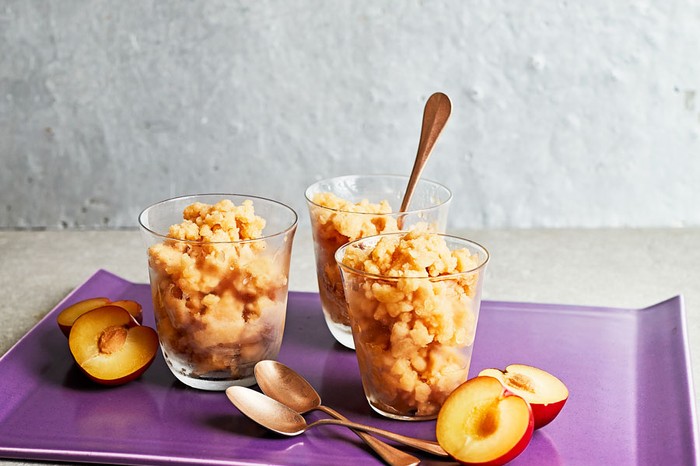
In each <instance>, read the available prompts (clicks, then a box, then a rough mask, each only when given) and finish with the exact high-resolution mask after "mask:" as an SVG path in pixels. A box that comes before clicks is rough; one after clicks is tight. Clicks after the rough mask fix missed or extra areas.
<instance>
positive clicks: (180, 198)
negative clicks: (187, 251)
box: [138, 193, 299, 244]
mask: <svg viewBox="0 0 700 466" xmlns="http://www.w3.org/2000/svg"><path fill="white" fill-rule="evenodd" d="M216 196H220V197H222V199H221V200H224V199H226V198H232V197H238V198H246V199H250V200H251V201H255V200H259V201H265V202H269V203H272V204H276V205H278V206H280V207H283V208H284V209H287V210H288V211H289V212H291V213H292V215H293V221H292V222H291V224H290V225H289V226H287V227H286V228H283V229H282V230H280V231H277V232H275V233H271V234H263V235H262V236H260V237H259V238H252V239H239V240H229V241H201V240H192V239H179V238H173V237H171V236H168V235H167V234H163V233H159V232H157V231H154V230H153V229H151V228H149V227H147V226H146V225H145V223H144V218H145V216H146V214H147V213H148V212H149V211H151V210H152V209H155V208H156V207H159V206H163V205H165V204H168V203H172V202H175V201H184V200H186V199H194V198H198V197H216ZM229 200H231V199H229ZM232 202H233V201H232ZM138 221H139V226H140V227H141V228H143V229H144V230H145V231H147V232H149V233H150V234H152V235H153V236H157V237H159V238H162V239H164V240H169V241H177V242H180V243H187V244H245V243H254V242H256V241H263V240H268V239H271V238H275V237H278V236H282V235H286V234H287V233H289V232H290V231H292V230H293V229H295V228H296V227H297V224H298V223H299V215H298V214H297V213H296V211H295V210H294V209H292V208H291V207H289V206H288V205H287V204H285V203H283V202H280V201H276V200H274V199H270V198H267V197H262V196H254V195H251V194H237V193H203V194H186V195H182V196H175V197H171V198H168V199H163V200H162V201H159V202H156V203H154V204H151V205H149V206H148V207H146V208H145V209H143V210H142V211H141V213H140V214H139V216H138ZM265 221H266V222H267V219H265Z"/></svg>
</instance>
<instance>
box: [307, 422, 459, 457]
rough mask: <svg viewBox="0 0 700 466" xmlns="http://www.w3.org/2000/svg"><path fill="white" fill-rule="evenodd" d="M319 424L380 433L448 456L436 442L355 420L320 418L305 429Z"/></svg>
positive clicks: (397, 440)
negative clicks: (359, 422)
mask: <svg viewBox="0 0 700 466" xmlns="http://www.w3.org/2000/svg"><path fill="white" fill-rule="evenodd" d="M320 425H336V426H344V427H349V428H351V429H353V430H362V431H365V432H370V433H372V434H375V435H380V436H382V437H385V438H388V439H390V440H394V441H395V442H399V443H403V444H404V445H408V446H409V447H413V448H415V449H417V450H421V451H425V452H427V453H431V454H433V455H436V456H449V455H448V454H447V452H446V451H445V450H443V449H442V447H441V446H440V445H439V444H438V443H437V442H431V441H429V440H421V439H417V438H414V437H407V436H405V435H401V434H397V433H396V432H389V431H388V430H384V429H378V428H376V427H372V426H366V425H364V424H358V423H356V422H351V421H341V420H340V419H320V420H318V421H316V422H313V423H311V424H309V425H308V426H306V429H305V430H308V429H310V428H312V427H314V426H320Z"/></svg>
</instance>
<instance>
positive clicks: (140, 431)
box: [0, 270, 698, 466]
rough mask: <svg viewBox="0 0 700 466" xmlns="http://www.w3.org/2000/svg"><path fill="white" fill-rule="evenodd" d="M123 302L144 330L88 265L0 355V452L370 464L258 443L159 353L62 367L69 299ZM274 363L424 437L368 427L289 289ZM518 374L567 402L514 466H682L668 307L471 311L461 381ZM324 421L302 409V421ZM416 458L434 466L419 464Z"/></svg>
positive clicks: (314, 439) (351, 456) (354, 392)
mask: <svg viewBox="0 0 700 466" xmlns="http://www.w3.org/2000/svg"><path fill="white" fill-rule="evenodd" d="M95 296H106V297H108V298H110V299H112V300H117V299H135V300H137V301H139V302H141V303H142V305H143V307H144V324H146V325H151V326H152V325H153V317H152V307H151V303H150V290H149V288H148V286H147V285H144V284H134V283H130V282H128V281H125V280H123V279H121V278H119V277H117V276H115V275H113V274H111V273H109V272H106V271H103V270H101V271H98V272H97V273H96V274H95V275H93V276H92V277H91V278H90V279H89V280H88V281H87V282H86V283H85V284H83V285H82V286H80V287H79V288H77V289H76V290H75V291H73V292H72V293H71V294H70V295H69V296H68V297H66V298H65V299H64V300H63V301H62V302H61V303H60V304H59V305H58V306H56V308H55V309H54V310H52V311H51V312H50V313H49V314H48V315H47V316H46V317H45V318H44V319H43V320H42V321H41V322H39V323H38V324H37V325H36V326H35V327H34V328H33V329H32V330H31V331H30V332H29V333H27V335H25V336H24V337H23V338H22V339H21V340H20V341H19V342H18V343H17V344H16V345H15V346H14V347H12V349H10V350H9V351H8V352H7V353H6V354H5V355H4V356H3V357H2V358H0V457H4V458H15V459H30V460H31V459H34V460H45V461H70V462H96V463H112V464H158V465H165V464H207V465H251V464H284V465H310V464H319V465H321V464H333V465H341V464H360V463H361V464H381V462H380V461H379V459H378V458H377V457H376V456H374V455H373V453H372V452H371V451H369V450H368V449H367V448H366V447H365V446H364V444H362V443H360V441H359V440H358V439H357V437H355V436H354V435H353V434H352V433H351V432H350V431H348V430H346V429H343V428H340V427H318V428H315V429H312V430H310V431H309V432H308V433H306V434H305V435H303V436H300V437H293V438H288V437H281V436H278V435H275V434H271V433H269V432H267V431H266V430H264V429H263V428H261V427H259V426H257V425H256V424H254V423H253V422H252V421H250V420H248V419H247V418H245V417H243V416H242V415H241V414H240V413H239V412H238V411H237V409H236V408H234V407H233V406H232V405H231V404H230V403H229V401H228V400H227V399H226V396H225V395H224V394H223V393H221V392H203V391H198V390H195V389H191V388H187V387H185V386H184V385H182V384H181V383H179V382H177V381H176V380H175V378H174V377H173V376H172V375H171V374H170V372H169V371H168V369H167V367H166V365H165V362H164V360H163V358H162V356H160V355H159V356H158V357H157V358H156V360H155V361H154V363H153V365H152V366H151V368H150V369H149V370H148V371H147V372H146V373H145V374H144V375H143V376H142V377H141V378H140V379H138V380H136V381H134V382H131V383H129V384H127V385H123V386H121V387H115V388H107V387H101V386H97V385H94V384H93V383H91V382H89V381H88V380H87V379H86V378H85V377H84V376H83V375H82V374H81V373H80V371H79V370H78V369H77V368H76V366H75V365H74V364H73V362H72V358H71V355H70V353H69V350H68V344H67V341H66V338H65V337H64V336H63V334H62V333H61V332H60V331H59V329H58V327H57V325H56V321H55V319H56V315H57V313H58V312H59V311H60V310H61V309H63V308H65V307H66V306H68V305H69V304H72V303H74V302H76V301H80V300H82V299H86V298H88V297H95ZM279 359H280V360H281V361H282V362H284V363H286V364H287V365H289V366H291V367H292V368H294V369H296V370H297V371H298V372H300V373H301V374H302V375H304V376H305V377H306V378H308V380H309V381H310V382H311V383H312V384H313V385H314V387H316V389H317V390H318V391H319V392H320V394H321V397H322V399H323V402H324V404H327V405H329V406H332V407H334V408H336V409H337V410H339V411H340V412H342V413H344V414H346V415H347V416H348V417H349V418H351V419H353V420H356V421H359V422H364V423H368V424H372V425H376V426H379V427H384V428H386V429H390V430H394V431H397V432H401V433H404V434H409V435H414V436H418V437H423V438H428V439H434V438H435V432H434V429H435V422H434V421H432V422H417V423H412V422H400V421H391V420H388V419H383V418H380V417H379V416H378V415H376V414H374V413H373V412H372V411H371V410H370V408H369V406H368V405H367V402H366V401H365V399H364V395H363V392H362V387H361V383H360V377H359V373H358V368H357V363H356V360H355V355H354V352H352V351H349V350H346V349H344V348H343V347H341V346H340V345H338V344H337V343H335V342H334V340H333V338H332V337H331V335H330V333H329V332H328V330H327V329H326V326H325V323H324V321H323V317H322V315H321V308H320V303H319V299H318V296H317V295H316V294H313V293H297V292H292V293H290V295H289V307H288V317H287V326H286V330H285V336H284V343H283V345H282V350H281V353H280V356H279ZM515 362H517V363H524V364H531V365H535V366H538V367H541V368H543V369H546V370H548V371H550V372H552V373H554V374H555V375H557V376H558V377H559V378H561V379H562V380H563V381H564V382H565V383H566V384H567V385H568V387H569V390H570V398H569V400H568V402H567V404H566V406H565V407H564V410H563V411H562V412H561V414H560V415H559V417H558V418H557V419H556V420H554V422H552V423H551V424H550V425H548V426H546V427H544V428H543V429H541V430H540V431H537V432H536V433H535V434H534V436H533V439H532V442H531V443H530V445H529V446H528V448H527V449H526V450H525V452H523V453H522V454H521V455H520V456H519V457H518V458H516V459H515V460H514V461H513V462H512V464H513V465H530V464H532V465H535V464H536V465H539V466H547V465H594V464H596V465H598V464H600V465H633V464H634V465H661V464H673V465H692V464H697V463H698V436H697V422H696V415H695V405H694V397H693V390H692V379H691V376H690V370H689V354H688V346H687V339H686V329H685V316H684V311H683V304H682V299H681V298H680V297H675V298H672V299H670V300H668V301H665V302H663V303H660V304H657V305H655V306H651V307H648V308H645V309H618V308H614V309H609V308H598V307H583V306H556V305H543V304H522V303H506V302H493V301H485V302H484V303H483V304H482V310H481V315H480V318H479V324H478V331H477V340H476V344H475V349H474V356H473V361H472V370H471V374H470V375H471V376H474V375H476V373H477V372H478V371H479V370H480V369H483V368H486V367H504V366H506V365H507V364H509V363H515ZM320 416H322V415H321V414H318V413H311V414H309V415H307V418H310V419H315V418H318V417H320ZM416 454H417V456H421V457H423V458H425V459H426V461H425V462H424V463H425V464H443V462H441V461H439V460H437V459H435V458H427V457H424V456H422V455H421V454H419V453H416Z"/></svg>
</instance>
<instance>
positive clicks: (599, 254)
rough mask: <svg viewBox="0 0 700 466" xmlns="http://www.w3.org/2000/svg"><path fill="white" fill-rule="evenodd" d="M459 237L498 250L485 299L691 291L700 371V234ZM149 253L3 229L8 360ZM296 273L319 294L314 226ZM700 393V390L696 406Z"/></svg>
mask: <svg viewBox="0 0 700 466" xmlns="http://www.w3.org/2000/svg"><path fill="white" fill-rule="evenodd" d="M450 233H452V234H457V235H459V236H464V237H467V238H470V239H473V240H475V241H477V242H479V243H481V244H482V245H484V246H485V247H486V248H487V249H488V250H489V251H490V253H491V261H490V264H489V266H488V269H487V275H486V280H485V284H484V299H490V300H503V301H521V302H538V303H555V304H580V305H590V306H609V307H621V308H641V307H646V306H649V305H652V304H655V303H657V302H660V301H663V300H665V299H667V298H670V297H673V296H675V295H678V294H682V295H683V296H684V302H685V309H686V315H687V319H688V321H687V327H688V337H689V341H690V352H691V364H692V369H693V372H694V373H695V374H699V373H700V229H602V230H597V229H596V230H587V229H572V230H477V231H453V232H450ZM145 254H146V253H145V246H144V243H143V242H142V239H141V236H140V233H139V232H138V231H134V230H123V231H32V232H25V231H0V264H1V267H0V287H1V288H0V289H1V295H2V296H3V299H2V300H0V328H2V332H1V333H0V354H4V353H5V352H7V351H8V350H9V349H10V348H11V346H12V345H13V344H14V343H15V342H16V341H17V340H18V339H19V338H20V337H22V335H24V334H25V333H26V332H27V331H29V330H30V329H31V328H32V326H34V325H35V324H36V323H37V322H38V321H39V320H40V319H41V318H42V317H43V316H44V315H45V314H46V313H47V312H48V311H50V310H51V309H52V308H53V307H54V306H55V305H56V304H57V303H58V302H59V301H60V300H61V299H62V298H64V297H65V296H66V295H67V294H68V293H69V292H70V291H71V290H73V289H74V288H76V287H77V286H79V285H80V284H81V283H83V282H84V281H85V280H86V279H87V278H89V277H90V276H91V275H92V274H93V273H94V272H95V271H96V270H98V269H106V270H109V271H110V272H113V273H115V274H117V275H119V276H121V277H123V278H125V279H127V280H130V281H134V282H143V283H145V282H147V280H148V273H147V270H146V256H145ZM291 267H292V270H291V271H290V289H291V290H295V291H317V289H318V288H317V284H316V275H315V265H314V260H313V246H312V241H311V233H310V231H309V230H308V229H300V230H299V231H298V232H297V235H296V238H295V240H294V247H293V252H292V266H291ZM698 394H700V390H698V385H697V384H696V389H695V395H696V396H695V398H696V404H697V400H698V399H700V397H699V396H698ZM0 462H1V463H2V464H8V465H9V464H27V463H24V462H16V461H2V460H0ZM41 464H47V463H41Z"/></svg>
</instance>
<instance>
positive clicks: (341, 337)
mask: <svg viewBox="0 0 700 466" xmlns="http://www.w3.org/2000/svg"><path fill="white" fill-rule="evenodd" d="M323 317H325V318H326V325H328V330H330V331H331V335H333V338H335V340H336V341H337V342H338V343H340V344H341V345H343V346H344V347H346V348H349V349H351V350H354V349H355V341H354V340H353V339H352V329H351V328H350V326H348V325H343V324H340V323H338V322H335V321H334V320H333V319H331V317H330V315H329V314H328V313H327V312H326V310H325V309H324V310H323Z"/></svg>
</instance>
